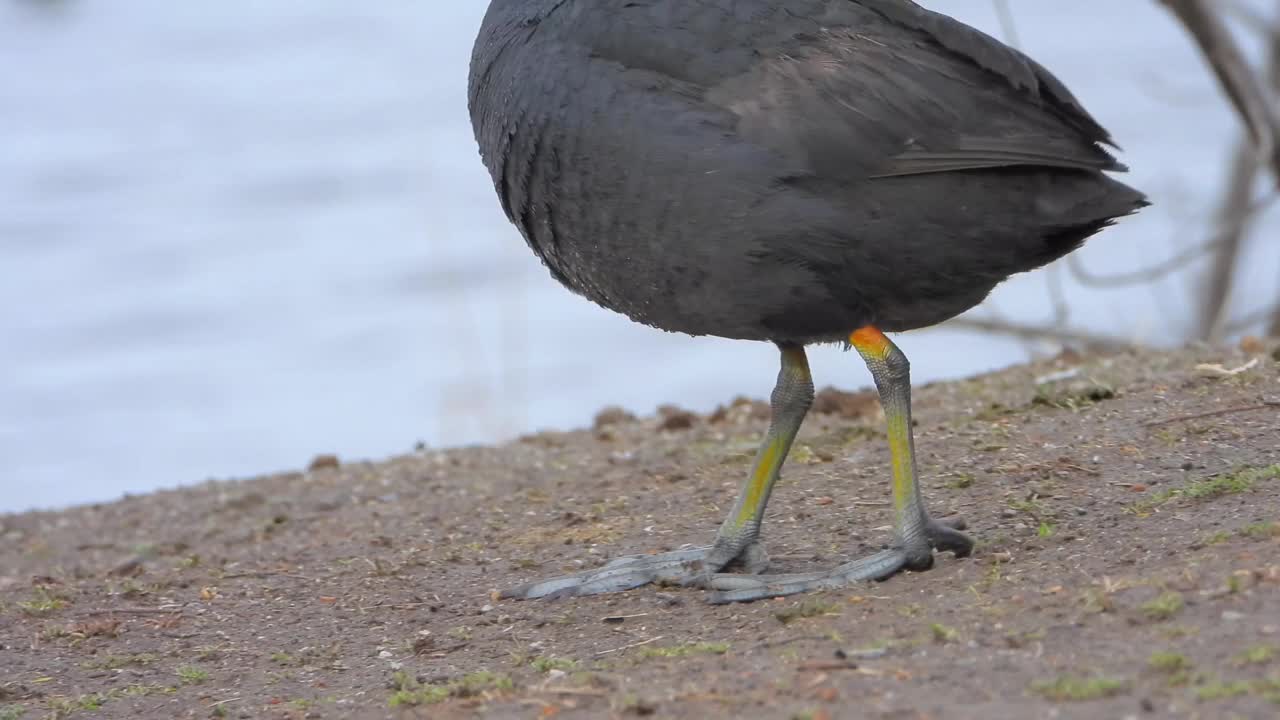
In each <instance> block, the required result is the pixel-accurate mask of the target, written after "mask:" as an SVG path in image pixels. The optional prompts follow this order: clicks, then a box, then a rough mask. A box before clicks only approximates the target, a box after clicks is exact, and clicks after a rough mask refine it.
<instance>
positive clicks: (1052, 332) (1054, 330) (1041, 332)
mask: <svg viewBox="0 0 1280 720" xmlns="http://www.w3.org/2000/svg"><path fill="white" fill-rule="evenodd" d="M941 327H943V328H958V329H963V330H977V331H979V332H989V333H996V334H998V335H1010V336H1012V337H1016V338H1021V339H1023V340H1050V341H1054V342H1060V343H1063V344H1067V345H1078V346H1082V347H1085V348H1089V349H1092V350H1122V349H1125V348H1131V347H1133V346H1134V345H1136V344H1137V343H1135V342H1131V341H1129V340H1123V339H1121V338H1117V337H1112V336H1108V335H1098V334H1095V333H1090V332H1087V331H1084V330H1072V329H1069V328H1060V327H1049V326H1041V325H1024V324H1021V323H1016V322H1012V321H1008V320H991V319H987V318H970V317H958V318H953V319H951V320H948V321H947V322H946V323H944V324H943V325H942V326H941Z"/></svg>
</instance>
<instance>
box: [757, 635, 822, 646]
mask: <svg viewBox="0 0 1280 720" xmlns="http://www.w3.org/2000/svg"><path fill="white" fill-rule="evenodd" d="M827 639H828V637H827V636H826V635H796V636H795V637H789V638H783V639H782V640H767V641H765V642H762V643H756V644H755V645H753V646H752V648H751V649H752V650H763V649H765V648H772V647H781V646H783V645H790V644H791V643H794V642H803V641H805V640H827Z"/></svg>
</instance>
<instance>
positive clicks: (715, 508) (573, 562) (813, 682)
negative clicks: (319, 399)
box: [0, 345, 1280, 720]
mask: <svg viewBox="0 0 1280 720" xmlns="http://www.w3.org/2000/svg"><path fill="white" fill-rule="evenodd" d="M1251 349H1252V350H1253V354H1249V353H1246V352H1244V351H1242V350H1239V349H1231V350H1216V349H1207V348H1199V349H1191V350H1184V351H1180V352H1170V353H1154V352H1136V351H1135V352H1132V353H1125V354H1117V355H1111V356H1090V357H1086V358H1080V357H1067V356H1064V357H1059V358H1056V359H1054V360H1051V361H1044V362H1040V363H1037V364H1034V365H1029V366H1022V367H1017V368H1013V369H1010V370H1007V371H1003V372H999V373H994V374H990V375H986V376H983V377H980V378H975V379H972V380H966V381H960V382H951V383H940V384H935V385H931V386H925V387H919V388H917V391H916V405H915V408H916V419H917V425H918V426H917V428H916V432H917V446H918V447H919V450H920V453H921V455H920V459H921V464H922V472H923V473H924V476H925V484H926V488H927V498H928V500H929V502H930V503H931V505H932V507H933V509H934V513H935V515H939V516H946V515H952V514H960V515H962V516H963V517H965V518H966V519H967V521H968V523H969V529H970V532H971V533H972V534H973V535H974V537H975V538H977V540H978V542H979V545H978V548H977V550H976V551H975V553H974V555H973V557H971V558H968V559H963V560H957V559H955V558H953V557H951V556H949V555H947V556H940V557H939V561H938V563H937V565H936V566H935V567H934V569H933V570H930V571H928V572H925V573H915V574H905V575H899V576H897V577H894V578H892V579H890V580H888V581H886V582H883V583H877V584H863V585H858V586H852V587H848V588H846V589H843V590H838V591H828V592H821V593H812V594H809V595H803V596H797V597H791V598H785V599H780V600H770V601H764V602H757V603H752V604H740V605H723V606H712V605H708V604H706V603H704V602H703V601H702V597H703V592H702V591H700V590H698V589H693V588H669V587H668V588H655V587H646V588H641V589H638V590H634V591H631V592H627V593H622V594H617V595H611V596H604V597H594V598H585V599H570V600H560V601H537V602H515V601H497V600H494V599H493V597H492V596H491V592H492V591H493V590H495V589H497V588H504V587H508V586H511V585H514V584H517V583H522V582H525V581H528V580H531V579H535V578H538V577H542V576H546V575H551V574H559V573H562V572H564V571H572V570H576V569H579V568H582V567H590V566H594V565H597V564H600V563H602V562H603V561H605V560H606V559H607V558H609V557H611V556H613V555H617V554H622V553H634V552H650V551H661V550H666V549H671V548H676V547H679V546H680V545H682V544H685V543H704V542H706V541H707V540H709V539H710V536H711V534H712V533H713V532H714V530H715V528H716V526H717V525H718V523H719V521H720V519H721V515H722V513H724V512H725V511H726V509H727V507H728V506H729V505H730V503H731V501H732V497H733V492H734V490H735V488H736V485H737V483H738V481H739V478H740V477H742V476H743V474H744V473H745V472H746V465H747V463H748V462H749V460H750V457H751V455H752V453H753V451H754V446H755V442H756V441H757V440H758V438H759V437H760V436H761V434H762V433H763V431H764V428H765V423H766V417H767V408H766V407H765V406H764V405H763V404H761V403H760V402H758V401H748V400H738V401H735V402H733V403H730V404H727V405H726V407H725V408H722V409H721V410H720V411H717V412H716V413H714V414H712V415H710V416H695V415H691V414H689V413H685V412H682V411H678V410H675V409H667V410H666V411H664V412H663V413H661V414H659V415H658V416H656V417H648V418H640V419H635V418H631V417H630V416H628V415H626V414H625V413H622V412H618V411H612V412H603V413H602V414H601V415H600V417H599V418H598V419H597V423H596V427H595V428H593V429H590V430H583V431H579V432H569V433H542V434H539V435H535V436H530V437H526V438H522V439H521V440H519V441H516V442H513V443H511V444H509V445H505V446H502V447H483V448H466V449H458V450H433V449H426V450H419V451H416V452H413V453H411V454H408V455H405V456H402V457H397V458H393V459H390V460H387V461H385V462H379V463H366V462H361V463H350V464H346V463H343V464H339V463H338V462H337V461H336V459H335V458H325V457H321V458H317V460H316V462H314V463H313V465H312V467H311V468H310V469H309V470H307V471H306V472H295V473H288V474H282V475H275V476H271V477H263V478H258V479H253V480H246V481H238V482H210V483H207V484H204V485H200V486H197V487H190V488H186V489H182V490H174V491H165V492H158V493H154V494H151V495H146V496H141V497H131V498H127V499H125V500H122V501H120V502H115V503H110V504H105V505H95V506H91V507H81V508H75V509H70V510H66V511H61V512H40V513H27V514H22V515H7V516H0V720H13V719H15V718H43V717H50V718H61V717H86V718H88V717H130V718H180V717H198V718H199V717H231V718H348V717H353V718H363V717H369V718H382V717H390V718H400V717H404V718H415V717H421V718H467V717H475V716H482V717H494V718H551V717H557V718H605V717H619V718H627V717H644V716H649V717H656V718H717V717H751V718H810V719H812V720H820V719H822V718H863V717H866V718H1130V717H1132V718H1145V717H1151V718H1166V717H1177V718H1183V717H1186V718H1229V717H1242V718H1275V717H1280V552H1278V551H1280V450H1278V449H1277V445H1278V443H1277V439H1278V438H1280V406H1277V405H1276V400H1277V399H1280V360H1277V359H1276V358H1277V357H1278V356H1280V353H1277V349H1276V347H1275V346H1274V345H1270V346H1262V345H1259V346H1256V347H1253V348H1251ZM1251 360H1256V362H1255V363H1254V364H1253V365H1252V366H1251V367H1248V368H1247V369H1245V370H1242V371H1240V372H1238V373H1236V374H1234V375H1227V374H1226V373H1224V372H1216V373H1215V372H1214V371H1212V370H1204V369H1199V370H1198V369H1197V368H1196V366H1197V364H1199V363H1217V364H1220V365H1221V366H1222V369H1224V370H1232V369H1236V368H1238V367H1240V366H1242V365H1245V364H1246V363H1248V362H1250V361H1251ZM856 362H857V359H856V357H852V356H851V358H850V363H856ZM817 410H818V411H820V412H815V414H813V415H811V416H810V419H809V422H808V423H807V424H806V426H805V430H804V431H803V433H802V434H801V436H800V439H799V440H798V442H797V445H796V448H795V450H794V452H793V455H792V459H791V461H790V462H789V463H788V464H787V466H786V468H785V470H784V479H783V482H782V483H781V485H780V486H779V489H778V492H776V493H775V495H774V500H773V503H772V505H771V507H770V509H769V517H768V521H767V523H766V525H765V538H766V543H767V544H768V546H769V548H770V552H771V554H772V557H773V560H774V569H775V570H802V569H813V568H821V567H828V566H831V565H834V564H837V563H840V562H844V561H846V560H848V559H851V558H853V557H856V556H859V555H862V554H865V553H869V552H872V551H874V550H876V549H877V548H879V547H880V545H881V543H883V542H884V541H885V540H886V539H887V537H888V530H889V528H888V523H889V509H888V506H887V500H888V491H889V487H888V486H889V483H888V479H887V475H888V460H889V457H888V448H887V446H886V443H885V442H884V438H883V431H882V428H881V424H880V421H881V418H880V417H878V408H877V405H876V403H875V402H874V400H873V399H872V397H871V396H870V395H869V394H866V393H853V394H848V393H839V392H831V391H828V392H825V393H823V394H822V395H821V397H820V399H819V404H818V407H817Z"/></svg>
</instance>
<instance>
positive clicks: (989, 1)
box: [0, 0, 1280, 511]
mask: <svg viewBox="0 0 1280 720" xmlns="http://www.w3.org/2000/svg"><path fill="white" fill-rule="evenodd" d="M927 5H928V6H929V7H931V8H932V9H935V10H939V11H942V12H945V13H948V14H951V15H954V16H956V17H958V18H959V19H961V20H963V21H965V22H967V23H970V24H972V25H975V26H977V27H978V28H980V29H983V30H985V31H987V32H989V33H991V34H993V35H995V36H996V37H1000V38H1002V39H1005V40H1006V41H1015V42H1016V44H1018V45H1019V46H1020V47H1022V48H1023V49H1024V50H1026V51H1027V52H1029V53H1030V54H1031V55H1032V56H1033V57H1035V58H1036V59H1038V60H1039V61H1040V62H1041V63H1043V64H1045V65H1046V66H1047V67H1049V68H1050V69H1051V70H1052V71H1053V72H1054V73H1056V74H1057V75H1058V76H1059V77H1060V78H1062V80H1064V81H1065V82H1066V83H1067V85H1068V86H1070V87H1071V89H1072V90H1073V91H1074V92H1075V93H1076V95H1078V96H1079V97H1080V98H1081V100H1082V101H1083V102H1084V104H1085V105H1086V106H1087V107H1088V108H1089V109H1090V110H1091V111H1092V113H1093V114H1094V115H1096V116H1097V117H1098V118H1099V120H1100V121H1101V122H1102V124H1103V125H1105V126H1106V127H1108V128H1109V129H1110V130H1111V131H1112V133H1113V134H1114V135H1115V137H1116V139H1117V140H1118V142H1119V143H1120V144H1121V145H1123V146H1124V150H1125V151H1124V153H1123V160H1124V161H1125V162H1126V163H1128V164H1129V165H1130V166H1131V167H1132V168H1133V171H1132V173H1131V174H1130V175H1129V176H1128V178H1127V180H1126V181H1127V182H1130V183H1131V184H1133V185H1135V186H1136V187H1139V188H1141V189H1143V190H1145V191H1146V192H1147V193H1148V194H1149V195H1150V196H1151V199H1152V200H1153V202H1154V203H1155V204H1154V206H1153V207H1152V208H1149V209H1148V210H1146V211H1144V212H1143V213H1142V214H1140V215H1138V216H1137V217H1134V218H1129V219H1126V220H1125V221H1123V222H1122V223H1121V224H1120V225H1119V226H1118V227H1116V228H1113V229H1111V230H1109V231H1107V232H1105V233H1103V234H1102V235H1101V236H1099V237H1096V238H1095V239H1094V240H1092V241H1091V242H1090V244H1089V245H1088V246H1087V247H1086V248H1085V249H1084V250H1083V251H1081V252H1079V253H1077V254H1076V255H1075V256H1073V258H1074V260H1073V262H1072V263H1070V264H1068V263H1066V262H1063V263H1059V264H1058V265H1056V266H1055V267H1054V268H1052V269H1051V271H1048V272H1040V273H1036V274H1032V275H1025V276H1020V277H1017V278H1015V279H1013V280H1012V281H1010V282H1009V283H1007V284H1006V285H1004V286H1002V287H1001V288H1000V289H998V290H997V292H996V293H995V294H994V295H993V296H992V298H991V299H990V300H989V301H988V303H987V304H985V305H984V306H983V307H981V308H979V309H977V310H975V311H974V312H973V313H971V315H970V316H967V317H966V318H963V319H962V322H960V323H957V324H955V325H952V326H948V327H944V328H941V329H935V330H928V331H921V332H917V333H911V334H908V335H905V336H902V337H901V339H900V341H899V342H900V344H901V345H902V347H903V349H904V350H905V351H906V352H907V354H908V355H909V356H910V357H911V359H912V363H913V370H914V374H915V379H916V380H917V382H922V381H928V380H935V379H941V378H951V377H958V376H965V375H971V374H974V373H978V372H982V371H986V370H990V369H994V368H998V367H1002V366H1006V365H1010V364H1014V363H1018V362H1022V361H1025V360H1026V359H1028V358H1029V357H1031V356H1032V355H1034V354H1037V353H1051V352H1055V351H1056V350H1057V349H1058V348H1059V347H1060V346H1061V341H1062V340H1063V339H1064V338H1067V339H1072V341H1073V342H1074V343H1075V344H1085V345H1088V344H1099V345H1105V344H1114V343H1120V344H1126V343H1138V344H1150V345H1159V346H1170V345H1177V344H1182V343H1185V342H1187V341H1188V340H1192V339H1196V338H1205V337H1213V338H1215V339H1224V340H1232V339H1233V338H1235V337H1237V336H1239V335H1241V334H1244V333H1262V332H1265V331H1266V329H1267V326H1268V324H1269V323H1271V322H1272V321H1273V313H1274V304H1275V302H1276V300H1277V286H1278V283H1277V280H1280V249H1278V248H1280V244H1278V243H1276V242H1274V240H1273V239H1268V238H1274V236H1275V234H1276V231H1277V230H1278V229H1280V212H1277V211H1275V210H1269V209H1268V208H1267V207H1261V206H1258V207H1261V209H1258V207H1255V211H1253V212H1250V213H1249V214H1248V215H1247V219H1248V220H1249V221H1250V222H1249V228H1248V233H1247V234H1244V235H1242V236H1241V239H1240V241H1239V242H1236V243H1235V244H1234V247H1231V248H1229V249H1230V252H1229V253H1228V252H1226V251H1224V250H1223V248H1224V247H1228V246H1230V243H1229V242H1224V241H1222V240H1221V238H1220V234H1219V230H1220V226H1221V225H1222V223H1221V222H1220V218H1221V216H1222V208H1223V206H1224V203H1227V204H1229V203H1228V201H1227V199H1226V198H1227V194H1228V193H1227V188H1228V187H1229V186H1231V184H1232V180H1233V178H1235V179H1236V181H1237V182H1239V178H1238V176H1240V175H1241V173H1240V172H1238V171H1233V165H1239V164H1240V163H1239V162H1238V161H1237V162H1234V163H1233V156H1234V155H1235V154H1236V147H1237V145H1238V143H1239V140H1240V138H1241V137H1243V130H1242V127H1241V124H1240V122H1239V120H1238V119H1237V118H1236V116H1235V115H1234V114H1233V111H1232V109H1231V107H1230V106H1229V105H1228V104H1227V103H1226V101H1225V100H1224V99H1223V96H1222V94H1221V92H1220V91H1219V89H1218V86H1217V85H1216V83H1215V82H1214V80H1213V78H1212V76H1211V74H1210V72H1209V70H1208V69H1207V67H1206V65H1205V64H1204V61H1203V59H1202V58H1201V57H1200V55H1199V54H1198V52H1197V50H1196V48H1195V46H1194V45H1193V43H1192V42H1191V41H1190V40H1189V38H1188V36H1187V34H1186V32H1185V31H1184V30H1183V29H1182V28H1181V27H1180V26H1178V24H1177V23H1176V22H1175V20H1174V19H1173V17H1172V16H1171V15H1169V14H1168V13H1167V12H1166V11H1164V10H1163V9H1162V8H1161V7H1159V6H1158V4H1157V3H1155V2H1153V1H1149V0H1075V1H1074V2H1071V3H1049V2H1043V1H1042V0H1007V1H1006V2H1004V3H1001V2H999V1H998V0H994V1H993V0H932V2H928V3H927ZM484 6H485V3H483V2H479V1H475V2H465V3H436V2H430V3H428V2H411V1H409V0H403V1H393V2H382V3H363V4H361V3H351V2H346V1H345V0H306V1H305V2H303V1H302V0H279V1H277V2H272V3H258V2H251V1H250V0H222V1H221V2H216V3H174V2H170V1H168V0H127V1H120V0H113V1H110V2H109V1H108V0H79V1H75V0H66V1H65V2H53V1H48V2H36V1H33V0H27V1H19V0H0V511H19V510H23V509H26V508H31V507H55V506H64V505H68V504H74V503H84V502H93V501H101V500H107V499H112V498H115V497H119V496H120V495H121V494H122V493H138V492H144V491H148V490H152V489H155V488H160V487H171V486H176V485H180V484H185V483H193V482H198V481H201V480H204V479H207V478H210V477H243V476H250V475H256V474H261V473H266V472H271V471H276V470H282V469H296V468H300V467H304V466H305V465H306V464H307V462H308V461H309V460H310V458H311V457H312V456H314V455H316V454H317V453H335V454H337V455H339V456H341V457H342V458H343V459H344V460H348V459H356V458H381V457H385V456H387V455H390V454H396V453H403V452H408V451H410V450H411V449H412V448H413V447H414V446H415V444H417V443H424V444H425V445H427V446H432V447H435V446H447V445H458V444H464V443H479V442H493V441H499V440H503V439H506V438H510V437H512V436H514V435H516V434H519V433H524V432H530V431H534V430H538V429H545V428H563V429H568V428H574V427H580V426H583V425H585V424H588V423H589V422H590V421H591V418H592V416H593V414H594V413H595V412H596V411H597V410H598V409H599V408H601V407H602V406H604V405H611V404H616V405H622V406H624V407H627V408H629V409H632V410H634V411H637V412H651V411H652V410H653V408H654V407H655V406H656V405H658V404H661V403H678V404H680V405H682V406H684V407H687V408H690V409H694V410H708V409H710V408H712V407H714V406H715V405H717V404H719V403H723V402H726V401H728V400H729V399H730V398H732V397H733V396H734V395H737V394H748V395H752V396H756V397H767V395H768V392H769V390H770V388H771V387H772V383H773V379H774V375H775V373H776V362H777V359H776V352H775V350H774V349H773V348H772V347H770V346H767V345H764V344H758V343H756V344H753V343H742V342H730V341H721V340H714V339H706V338H701V339H691V338H688V337H683V336H675V335H668V334H664V333H661V332H659V331H655V330H652V329H649V328H645V327H640V326H637V325H634V324H632V323H630V322H629V321H627V320H626V319H624V318H622V317H620V316H616V315H614V314H612V313H610V312H608V311H605V310H602V309H600V308H597V307H595V306H594V305H591V304H590V303H588V302H586V301H584V300H582V299H580V298H577V297H575V296H572V295H571V294H570V293H568V292H567V291H565V290H563V289H562V288H560V287H559V286H558V285H557V284H556V283H555V282H554V281H553V280H552V279H551V278H550V277H549V275H548V274H547V273H546V271H545V270H544V269H543V268H542V266H541V265H540V264H539V263H538V261H537V260H536V259H535V258H534V256H533V255H532V254H531V253H530V252H529V250H528V249H527V248H526V247H525V245H524V243H523V241H522V240H521V238H520V237H519V235H518V234H517V233H516V231H515V230H514V229H513V228H511V227H510V226H509V225H508V224H507V222H506V220H505V218H504V217H503V215H502V212H501V211H500V209H499V207H498V203H497V201H496V198H495V196H494V193H493V190H492V187H491V184H490V181H489V179H488V177H487V175H486V174H485V172H484V169H483V167H482V166H481V163H480V161H479V159H478V156H477V153H476V148H475V143H474V141H473V139H472V136H471V128H470V123H469V120H468V117H467V111H466V79H467V64H468V60H469V55H470V48H471V42H472V40H473V38H474V36H475V31H476V28H477V27H478V24H479V21H480V18H481V16H482V14H483V12H484ZM1239 7H1240V8H1243V10H1244V12H1240V13H1237V14H1236V15H1235V16H1233V19H1232V21H1231V22H1232V23H1233V29H1234V30H1235V31H1236V34H1237V36H1238V39H1239V41H1240V42H1241V44H1242V45H1243V46H1244V47H1245V49H1246V50H1247V52H1248V54H1249V55H1250V58H1251V59H1252V60H1254V61H1256V62H1257V63H1258V65H1259V67H1260V68H1262V67H1264V66H1265V65H1266V63H1267V62H1269V61H1268V55H1267V52H1268V36H1267V33H1266V31H1265V30H1266V29H1265V28H1264V27H1261V25H1262V24H1265V22H1266V18H1270V17H1273V15H1272V13H1273V12H1274V10H1275V4H1274V2H1270V1H1268V0H1257V1H1256V2H1244V3H1242V4H1241V5H1240V6H1239ZM1246 159H1248V156H1246ZM1244 167H1245V168H1246V170H1248V172H1247V173H1246V174H1247V175H1248V176H1249V177H1252V175H1253V173H1252V161H1251V160H1250V161H1249V162H1245V163H1244ZM1237 170H1238V168H1237ZM1263 179H1264V176H1259V182H1258V183H1257V184H1256V185H1257V186H1256V188H1254V189H1253V190H1250V189H1249V188H1248V186H1247V185H1246V187H1245V190H1244V191H1243V193H1242V192H1236V193H1234V194H1233V197H1235V198H1236V199H1237V200H1236V204H1237V205H1239V202H1238V200H1239V198H1240V197H1245V198H1246V200H1248V199H1249V198H1250V197H1252V198H1253V200H1254V201H1256V200H1257V199H1259V198H1264V197H1267V196H1268V193H1267V192H1266V190H1267V188H1268V187H1270V184H1269V183H1267V182H1263V181H1262V180H1263ZM1250 192H1252V195H1250ZM1247 204H1249V203H1248V202H1246V205H1247ZM1237 215H1238V213H1237ZM1224 256H1227V257H1226V259H1224ZM1228 261H1229V262H1228ZM1224 266H1225V267H1226V268H1227V270H1226V271H1224V270H1223V267H1224ZM1224 272H1225V273H1226V274H1225V276H1224ZM1215 277H1218V278H1219V281H1217V283H1216V284H1215V281H1214V278H1215ZM1222 277H1226V278H1227V279H1228V280H1229V282H1227V283H1226V286H1225V288H1223V287H1222V284H1223V283H1222V281H1221V278H1222ZM1215 298H1221V299H1220V300H1219V299H1215ZM984 326H985V327H987V330H988V331H987V332H982V331H980V329H975V328H982V327H984ZM990 330H994V331H995V332H991V331H990ZM813 365H814V372H815V375H816V378H817V381H818V384H819V385H825V384H834V385H837V386H839V387H846V388H853V387H859V386H865V385H869V384H870V379H869V377H868V375H867V374H866V371H865V369H864V368H863V365H862V363H861V362H860V361H859V360H858V358H857V357H856V356H852V355H847V354H844V353H843V352H841V351H840V350H839V349H838V348H822V349H818V350H816V351H815V352H814V353H813Z"/></svg>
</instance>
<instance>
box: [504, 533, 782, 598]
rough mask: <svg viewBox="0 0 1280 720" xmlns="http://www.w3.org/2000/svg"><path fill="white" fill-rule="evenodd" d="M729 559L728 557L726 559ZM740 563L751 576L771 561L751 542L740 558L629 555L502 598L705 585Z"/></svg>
mask: <svg viewBox="0 0 1280 720" xmlns="http://www.w3.org/2000/svg"><path fill="white" fill-rule="evenodd" d="M726 556H727V557H726ZM731 564H735V565H736V564H740V565H741V566H742V569H743V570H744V571H745V572H748V573H760V572H764V570H765V568H766V567H768V564H769V558H768V555H767V554H766V553H765V551H764V546H763V545H761V544H760V543H758V542H757V543H752V544H750V545H748V546H747V547H746V548H745V549H743V550H742V551H740V552H739V553H738V554H737V556H736V557H735V556H734V555H729V554H728V553H726V552H723V551H721V552H717V551H716V549H715V547H714V546H707V547H694V548H686V549H681V550H673V551H671V552H665V553H658V554H656V555H627V556H624V557H619V558H616V559H614V560H612V561H610V562H609V563H607V564H606V565H604V566H603V567H600V568H596V569H594V570H587V571H584V572H580V573H575V574H573V575H564V576H561V577H556V578H550V579H548V580H541V581H538V582H533V583H529V584H528V585H521V586H519V587H515V588H511V589H509V590H504V591H502V592H501V593H500V595H499V597H501V598H514V599H517V600H533V599H535V598H547V599H555V598H562V597H576V596H581V595H599V594H602V593H613V592H622V591H623V590H630V589H632V588H637V587H640V586H642V585H648V584H649V583H659V584H663V585H705V584H707V582H709V580H710V577H711V575H712V574H713V573H715V572H716V571H718V570H722V569H724V568H726V567H728V566H730V565H731Z"/></svg>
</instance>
